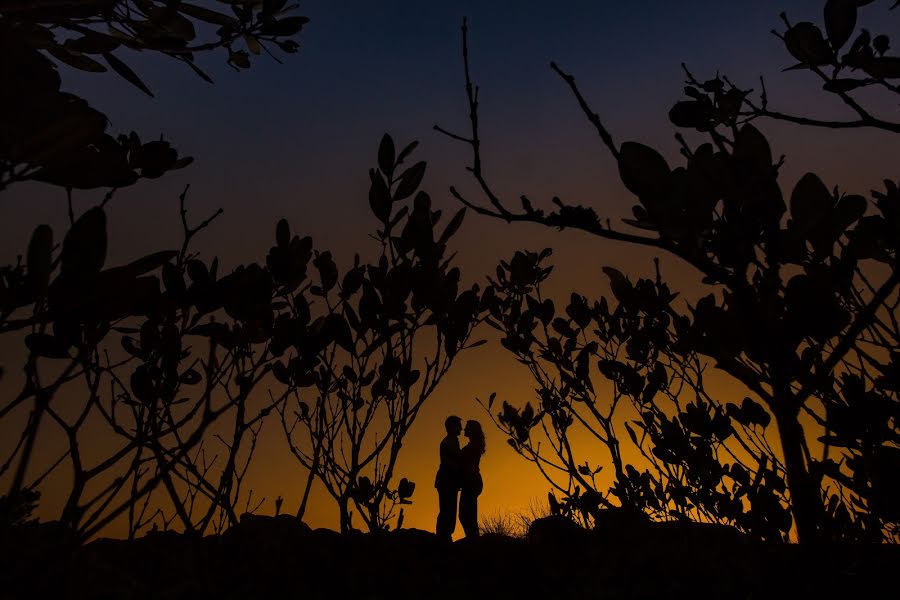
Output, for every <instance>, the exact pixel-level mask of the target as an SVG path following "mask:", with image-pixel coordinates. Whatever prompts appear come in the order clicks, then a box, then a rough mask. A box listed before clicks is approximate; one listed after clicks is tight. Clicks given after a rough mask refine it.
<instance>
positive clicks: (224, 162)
mask: <svg viewBox="0 0 900 600" xmlns="http://www.w3.org/2000/svg"><path fill="white" fill-rule="evenodd" d="M819 6H820V3H818V2H809V1H803V2H801V1H786V0H776V1H764V2H750V1H738V2H716V1H695V2H678V3H673V2H641V3H625V2H616V3H612V2H563V3H550V2H452V3H451V2H443V3H438V2H408V1H407V2H400V1H383V2H346V1H327V2H326V1H318V2H303V3H302V5H301V7H300V11H299V12H300V13H301V14H305V15H308V16H309V17H310V18H311V22H310V23H309V25H308V26H307V27H306V29H305V30H304V31H303V33H302V34H301V38H300V41H301V43H302V49H301V51H300V52H299V53H298V54H296V55H289V56H286V57H284V64H282V65H279V64H276V63H275V62H274V61H273V60H271V59H270V58H269V57H267V56H261V57H259V58H257V59H256V60H254V65H253V68H252V69H250V70H249V71H244V72H240V73H236V72H234V71H233V70H231V69H230V68H229V67H227V66H226V65H225V64H224V59H225V57H224V53H221V52H220V53H212V54H207V55H203V56H200V57H198V60H199V63H200V64H201V65H203V66H204V68H205V69H207V70H208V72H210V73H211V74H212V76H213V78H214V79H215V80H216V84H215V85H209V84H207V83H205V82H203V81H202V80H200V79H199V78H197V77H196V76H194V75H193V74H192V73H191V72H190V71H189V70H188V69H186V68H182V66H181V65H180V64H178V63H175V62H174V61H168V60H166V59H164V58H162V57H156V56H136V55H134V54H133V53H131V54H123V55H122V56H123V58H125V59H126V60H128V62H129V63H130V64H131V65H132V66H133V67H134V68H135V69H136V70H137V71H138V72H139V73H140V74H141V75H142V77H143V78H144V79H145V81H146V82H147V83H148V84H149V85H150V87H151V88H152V89H153V90H154V91H155V92H156V98H153V99H151V98H148V97H146V96H144V95H143V94H142V93H141V92H139V91H138V90H136V89H135V88H133V87H131V86H130V85H129V84H127V83H125V82H124V81H122V80H120V79H118V78H117V77H116V76H115V75H112V74H101V75H95V74H82V73H77V72H75V73H73V72H71V71H70V70H69V69H64V71H65V73H64V81H65V85H66V86H67V87H68V88H69V89H73V90H74V91H77V92H79V93H81V94H83V95H84V96H85V97H87V98H88V99H89V100H90V101H91V102H93V103H94V104H95V105H97V106H98V107H99V108H101V109H102V110H104V111H105V112H106V113H107V114H108V115H109V117H110V119H111V121H112V125H111V130H112V131H114V132H118V131H127V130H130V129H135V130H137V131H138V132H139V133H141V134H142V135H143V136H145V137H155V136H158V135H160V134H161V133H162V134H164V135H165V136H166V138H167V139H169V140H171V141H172V142H173V143H174V144H175V145H176V146H177V147H178V148H179V149H180V150H181V151H182V152H183V153H186V154H191V155H193V156H195V157H196V158H197V162H196V163H195V164H194V165H193V166H192V167H191V168H189V169H187V170H185V171H183V172H180V173H177V174H173V175H170V176H168V177H166V178H164V179H163V180H160V181H158V182H149V183H142V184H140V185H138V186H135V187H133V188H131V189H128V190H123V191H122V192H120V194H119V197H118V199H117V201H116V205H114V206H113V207H111V211H110V217H111V220H112V222H113V227H112V228H113V236H120V237H118V238H117V237H114V240H113V241H114V243H121V244H122V245H123V247H122V249H121V250H122V251H124V252H126V253H128V252H131V251H132V250H133V251H134V252H139V251H141V250H142V249H144V248H147V249H149V248H150V247H153V246H155V245H157V244H158V243H163V242H167V241H170V240H171V239H172V236H174V235H177V227H176V225H177V223H176V221H175V220H174V219H175V217H176V213H175V208H176V196H177V193H178V191H180V189H181V188H182V187H183V186H184V184H185V183H191V184H192V186H193V192H192V194H191V198H192V204H191V206H192V207H194V208H196V209H197V210H198V211H210V210H212V209H214V208H216V207H219V206H222V207H224V208H225V209H226V214H225V217H224V218H223V219H222V220H221V221H220V222H219V224H218V226H217V227H218V234H219V235H225V236H227V237H229V238H232V244H231V245H230V247H229V250H227V251H226V250H224V249H222V248H221V245H219V247H218V248H217V250H216V251H217V252H219V253H226V254H229V255H230V256H231V257H232V258H233V260H234V261H242V260H248V259H251V258H253V257H259V256H260V255H261V254H260V253H261V252H262V251H263V250H264V247H263V244H264V243H268V241H269V238H270V237H271V228H272V227H273V225H274V222H275V221H276V220H277V218H278V217H280V216H287V217H289V218H290V220H291V222H292V223H293V224H294V226H295V228H298V229H303V230H306V231H310V232H312V233H314V234H315V235H316V237H317V238H318V239H320V240H322V242H323V243H326V244H327V245H332V246H341V247H343V246H345V245H347V244H351V245H356V244H355V243H354V242H353V240H357V241H358V240H363V239H364V237H362V233H363V232H364V231H366V229H367V228H368V227H369V226H370V222H369V220H368V214H367V211H366V210H365V191H366V185H367V176H366V171H367V168H368V167H369V166H370V165H371V164H373V162H374V153H375V148H376V147H377V143H378V139H379V138H380V136H381V134H382V133H383V132H385V131H389V132H391V133H392V134H393V135H394V136H395V138H396V139H397V140H398V143H399V142H401V141H405V140H409V139H413V138H416V139H420V140H421V141H422V145H421V147H420V150H419V154H420V156H421V157H423V158H426V159H428V160H429V162H430V164H432V170H431V172H430V174H429V176H428V178H427V179H426V187H427V188H428V189H429V190H430V191H431V192H432V194H433V195H434V196H435V198H436V201H437V202H441V201H445V200H446V199H447V193H446V188H447V185H448V184H449V183H456V184H457V185H459V184H460V183H464V182H465V181H466V177H465V175H466V174H465V172H464V171H463V169H462V167H463V165H464V164H465V163H466V161H467V156H466V155H465V149H464V148H462V147H461V146H459V145H458V144H456V143H454V142H452V141H450V140H448V139H446V138H443V137H442V136H440V135H439V134H437V133H435V132H433V131H432V129H431V126H432V125H433V124H434V123H440V124H442V125H444V126H446V127H450V128H456V129H458V130H461V131H463V132H464V128H465V126H466V113H465V110H466V106H465V102H464V97H463V89H462V77H461V59H460V32H459V26H460V22H461V19H462V17H463V15H468V16H469V19H470V24H471V33H470V45H471V52H472V66H473V70H474V76H475V78H476V80H477V82H478V83H480V85H481V87H482V92H481V97H482V122H483V135H484V138H485V153H486V158H487V160H488V163H487V164H488V167H489V169H490V172H491V174H492V176H493V179H494V180H495V183H496V185H497V186H498V187H499V188H500V189H501V190H502V191H504V192H506V193H508V194H509V195H510V196H511V197H512V198H516V197H518V195H519V194H521V193H525V192H528V193H530V194H533V195H534V196H535V197H536V198H540V197H549V196H550V195H552V194H559V195H561V196H562V197H563V198H566V199H569V200H571V201H574V200H576V199H579V200H582V201H584V202H589V203H592V204H594V205H595V206H598V207H599V209H598V210H600V212H601V213H603V214H612V215H613V216H615V215H621V214H627V207H628V205H629V204H630V203H631V200H630V199H628V198H626V197H623V195H622V191H621V188H620V186H618V185H617V181H616V177H615V172H614V165H613V164H612V162H611V161H610V160H609V157H608V156H606V155H605V154H604V152H603V149H602V147H601V146H600V145H599V143H598V141H597V139H596V136H595V135H594V134H593V132H592V130H591V128H590V127H589V126H587V124H586V122H585V120H584V117H583V115H582V114H581V113H580V112H579V111H578V110H577V108H576V106H575V104H574V101H573V99H572V98H571V96H570V95H569V93H568V91H567V89H566V88H565V86H564V85H563V84H562V82H561V81H559V79H558V78H556V77H555V76H554V75H553V74H552V73H551V72H550V70H549V68H548V63H549V61H550V60H551V59H552V60H556V61H558V62H559V64H561V65H562V66H563V67H564V68H566V69H567V70H569V71H570V72H572V73H574V74H575V75H576V77H577V78H578V81H579V83H580V84H581V86H582V88H583V90H584V92H585V94H586V95H587V96H588V98H589V99H590V100H591V101H592V104H593V105H594V107H595V109H596V110H598V111H599V112H600V114H601V115H602V116H603V117H604V119H605V120H606V121H607V122H608V124H609V127H610V129H611V130H612V131H613V134H614V135H615V136H616V138H617V139H618V140H624V139H638V140H642V141H645V142H654V143H657V144H660V145H661V146H663V148H665V149H666V150H668V151H669V156H670V157H671V158H676V157H675V146H674V142H673V141H672V137H671V133H672V129H671V127H670V126H669V125H668V122H667V119H666V112H667V110H668V108H669V107H670V106H671V104H672V102H673V101H674V100H676V99H677V98H678V97H679V94H680V89H681V85H682V73H681V71H680V67H679V63H680V62H681V61H685V62H687V63H688V64H689V65H690V66H691V67H692V68H693V69H694V70H695V71H696V73H697V74H698V76H708V75H712V74H713V73H714V72H715V70H716V69H722V70H723V72H726V73H729V74H731V75H732V76H733V77H734V78H735V80H736V81H739V82H742V83H743V84H744V85H746V86H751V85H753V86H755V83H756V78H757V76H758V75H759V74H765V75H766V76H767V78H768V80H769V86H770V89H771V91H772V93H771V96H772V101H773V104H777V105H778V106H779V107H784V108H791V107H796V108H799V109H800V110H805V109H807V108H809V106H810V103H809V99H810V98H815V99H817V101H818V103H819V104H817V105H815V107H814V111H815V112H822V111H825V112H827V111H828V110H829V108H831V105H829V104H822V95H821V94H816V91H817V89H818V86H817V84H816V82H815V81H814V80H813V78H812V77H811V76H810V75H809V74H808V73H802V72H801V73H798V72H790V73H786V74H782V73H780V69H781V68H782V67H784V66H787V65H789V64H791V61H790V59H789V57H788V56H787V55H786V53H785V51H784V50H783V48H782V47H781V46H780V42H779V40H777V39H776V38H775V37H774V36H772V35H771V34H770V33H769V30H770V29H771V28H773V27H778V26H779V19H778V12H779V11H780V10H782V9H785V10H787V11H788V12H789V14H790V15H791V17H792V18H793V19H795V20H800V19H805V18H812V19H816V20H819V16H818V14H817V13H818V11H819V10H820V8H819ZM883 8H886V6H885V7H883ZM870 12H876V13H877V14H881V12H882V8H879V7H876V8H875V9H873V10H872V11H870ZM888 22H889V23H890V22H891V21H888ZM876 30H877V28H876ZM768 131H769V132H770V133H774V134H775V136H776V137H775V139H776V140H777V141H779V142H781V143H782V144H783V145H782V146H780V147H781V148H786V149H787V151H788V153H789V155H790V156H789V157H790V158H791V162H789V163H788V175H792V174H794V172H795V171H796V172H802V170H805V168H810V167H812V166H817V165H822V164H823V163H822V161H821V160H819V161H818V162H810V163H809V165H808V166H807V165H806V163H804V162H803V161H804V160H805V157H804V156H803V154H804V153H805V152H806V151H807V150H808V151H815V155H816V158H817V159H818V158H820V157H821V153H820V152H819V151H818V150H819V149H821V147H822V144H823V143H825V144H826V147H825V149H826V150H828V149H829V148H830V147H829V146H828V144H829V143H830V144H832V145H833V144H837V143H840V144H841V145H844V144H846V141H847V137H850V138H853V136H844V137H842V138H840V139H836V138H834V136H823V135H822V134H821V133H816V132H807V131H803V130H798V129H797V128H793V127H791V128H787V129H785V128H783V127H775V126H773V127H770V128H769V130H768ZM820 138H821V139H820ZM856 138H860V136H856ZM875 138H877V136H875ZM865 139H866V140H868V139H870V138H869V137H866V138H865ZM822 140H825V142H823V141H822ZM828 140H834V141H831V142H829V141H828ZM776 150H778V148H776ZM832 159H833V155H832V157H831V158H829V159H826V161H825V162H826V163H827V162H828V160H832ZM885 160H886V159H885ZM884 164H885V163H884V162H883V161H882V162H880V163H877V164H875V165H870V166H872V168H873V171H872V172H873V173H878V172H879V171H878V170H877V168H878V167H881V166H883V165H884ZM825 166H829V165H827V164H826V165H825ZM804 167H805V168H804ZM866 168H868V166H867V167H866ZM791 169H794V171H792V170H791ZM882 171H883V169H882ZM875 182H877V178H876V179H875V181H873V182H872V183H873V184H874V183H875ZM867 184H868V182H867ZM7 196H12V197H11V198H10V197H7V198H6V201H5V202H4V203H3V205H0V220H2V222H3V223H4V225H3V226H2V232H0V233H2V234H3V242H2V248H0V252H2V256H3V257H4V258H7V259H8V258H11V255H12V254H13V253H15V252H17V251H21V250H20V249H24V243H26V241H27V236H28V233H29V232H30V230H31V229H32V228H33V226H34V225H35V224H37V223H38V222H41V221H50V222H59V220H60V219H62V218H63V216H64V215H63V213H64V211H63V210H62V207H63V203H64V201H63V198H62V197H61V195H60V192H59V191H53V190H50V191H48V190H46V189H44V188H41V187H40V186H20V187H19V189H18V190H15V191H14V192H13V193H12V194H7ZM79 197H80V198H81V199H82V205H84V206H87V205H88V204H89V203H90V202H92V201H93V199H95V198H96V197H97V194H89V193H82V194H79ZM20 198H21V199H22V200H25V199H27V202H23V201H21V200H20ZM607 205H611V207H610V208H607ZM23 206H26V208H23ZM118 223H121V227H119V226H117V224H118ZM476 227H477V226H476ZM469 229H471V228H469ZM465 233H466V232H465V231H464V233H463V235H465ZM476 239H483V236H479V237H478V238H476ZM362 243H364V242H362ZM513 245H515V244H513ZM510 247H512V246H510ZM500 250H501V248H497V251H500Z"/></svg>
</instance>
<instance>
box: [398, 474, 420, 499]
mask: <svg viewBox="0 0 900 600" xmlns="http://www.w3.org/2000/svg"><path fill="white" fill-rule="evenodd" d="M415 491H416V484H415V483H413V482H412V481H410V480H408V479H407V478H406V477H404V478H403V479H401V480H400V483H399V484H398V485H397V495H398V496H400V498H403V499H406V498H409V497H411V496H412V495H413V492H415Z"/></svg>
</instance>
